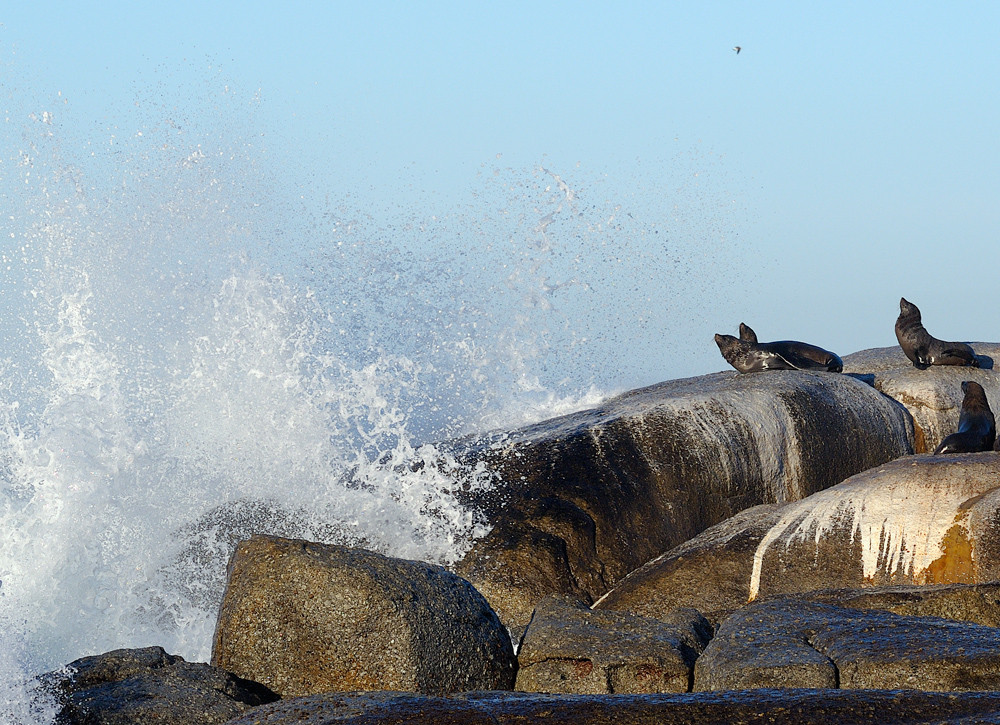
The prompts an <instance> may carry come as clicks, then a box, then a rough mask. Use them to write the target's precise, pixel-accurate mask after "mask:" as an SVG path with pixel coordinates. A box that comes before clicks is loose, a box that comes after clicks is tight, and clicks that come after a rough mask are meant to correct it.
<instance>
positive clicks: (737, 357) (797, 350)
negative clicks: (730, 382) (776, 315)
mask: <svg viewBox="0 0 1000 725" xmlns="http://www.w3.org/2000/svg"><path fill="white" fill-rule="evenodd" d="M715 344H716V345H718V346H719V352H721V353H722V357H724V358H726V362H728V363H729V364H730V365H732V366H733V367H734V368H736V369H737V370H739V371H740V372H741V373H756V372H761V371H764V370H825V371H827V372H831V373H839V372H841V371H842V370H843V369H844V363H843V361H842V360H841V359H840V357H838V356H837V355H836V354H835V353H832V352H830V351H829V350H824V349H823V348H821V347H816V346H815V345H810V344H808V343H805V342H797V341H795V340H779V341H777V342H757V334H756V333H755V332H754V331H753V330H752V329H751V328H750V327H748V326H747V325H745V324H743V323H742V322H741V323H740V336H739V337H738V338H736V337H733V336H732V335H716V336H715Z"/></svg>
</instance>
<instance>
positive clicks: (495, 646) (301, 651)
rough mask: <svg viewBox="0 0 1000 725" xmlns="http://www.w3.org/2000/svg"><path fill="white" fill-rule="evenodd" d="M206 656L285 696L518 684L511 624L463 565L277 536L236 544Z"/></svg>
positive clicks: (433, 690)
mask: <svg viewBox="0 0 1000 725" xmlns="http://www.w3.org/2000/svg"><path fill="white" fill-rule="evenodd" d="M212 664H214V665H216V666H218V667H222V668H225V669H227V670H229V671H231V672H234V673H236V674H237V675H239V676H240V677H245V678H247V679H252V680H255V681H257V682H261V683H263V684H265V685H267V686H268V687H269V688H271V689H272V690H274V691H275V692H277V693H279V694H280V695H281V696H282V697H288V696H295V695H306V694H312V693H317V692H328V691H355V690H399V691H408V692H420V693H425V694H432V695H441V694H448V693H452V692H458V691H465V690H503V689H511V688H513V686H514V678H515V673H516V660H515V658H514V652H513V647H512V645H511V642H510V637H509V635H508V634H507V631H506V630H505V629H504V628H503V626H502V625H501V623H500V621H499V619H498V618H497V616H496V614H495V613H494V612H493V610H492V609H491V608H490V606H489V604H488V603H487V602H486V600H485V599H484V598H483V597H482V596H481V595H480V594H479V593H478V592H477V591H476V590H475V589H474V588H473V587H472V585H471V584H469V583H468V582H467V581H465V580H463V579H461V578H460V577H458V576H456V575H454V574H452V573H450V572H448V571H445V570H444V569H442V568H441V567H438V566H434V565H431V564H425V563H422V562H414V561H405V560H402V559H391V558H389V557H386V556H382V555H380V554H376V553H374V552H370V551H365V550H362V549H351V548H347V547H342V546H332V545H324V544H317V543H312V542H308V541H301V540H297V539H283V538H279V537H274V536H254V537H252V538H251V539H249V540H247V541H243V542H241V543H240V544H239V546H237V548H236V552H235V553H234V554H233V557H232V559H231V561H230V565H229V580H228V583H227V585H226V591H225V595H224V596H223V600H222V606H221V610H220V613H219V620H218V624H217V626H216V631H215V640H214V643H213V649H212Z"/></svg>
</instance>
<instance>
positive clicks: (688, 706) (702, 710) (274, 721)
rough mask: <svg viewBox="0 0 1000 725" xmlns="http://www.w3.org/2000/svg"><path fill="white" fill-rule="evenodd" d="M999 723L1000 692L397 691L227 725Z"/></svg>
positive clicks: (291, 705) (303, 700) (296, 704)
mask: <svg viewBox="0 0 1000 725" xmlns="http://www.w3.org/2000/svg"><path fill="white" fill-rule="evenodd" d="M998 720H1000V693H997V692H977V693H958V694H950V693H933V692H919V691H915V690H911V691H884V690H869V691H861V690H852V691H844V690H755V691H751V692H699V693H686V694H673V695H670V694H661V695H537V694H531V695H529V694H520V693H495V692H489V693H469V694H467V695H462V696H458V697H452V698H440V697H422V696H417V695H407V694H401V693H371V694H361V695H358V694H338V693H329V694H325V695H313V696H309V697H300V698H294V699H292V700H288V701H283V702H280V703H275V704H273V705H266V706H264V707H261V708H259V709H257V710H255V711H254V712H252V713H248V714H247V715H245V716H242V717H239V718H236V719H234V720H232V721H231V722H232V725H334V724H335V723H336V724H339V725H403V723H406V724H407V725H480V724H482V725H515V724H517V725H523V724H524V723H548V724H551V725H610V724H611V723H614V724H615V725H718V723H727V724H728V725H759V724H760V723H769V724H771V725H801V724H802V723H813V724H814V725H826V724H829V725H861V724H862V723H864V724H866V725H867V724H870V723H873V722H878V723H895V724H896V725H923V724H924V723H927V724H928V725H929V724H930V723H955V724H956V725H958V724H959V723H970V724H971V723H983V722H997V721H998Z"/></svg>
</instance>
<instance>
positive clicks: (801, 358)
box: [781, 351, 843, 372]
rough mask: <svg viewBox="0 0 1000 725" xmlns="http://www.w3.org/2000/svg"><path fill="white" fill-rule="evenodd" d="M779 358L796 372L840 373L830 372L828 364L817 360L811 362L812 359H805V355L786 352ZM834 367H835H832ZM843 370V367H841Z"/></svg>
mask: <svg viewBox="0 0 1000 725" xmlns="http://www.w3.org/2000/svg"><path fill="white" fill-rule="evenodd" d="M781 357H782V358H783V359H784V360H785V362H787V363H788V364H789V365H791V366H792V367H793V368H795V369H796V370H822V371H824V372H840V370H831V369H830V365H829V364H828V363H822V362H819V361H818V360H813V359H812V358H809V357H806V356H805V355H798V354H796V353H794V352H792V351H787V352H783V353H781ZM834 367H836V366H834ZM841 370H843V367H841Z"/></svg>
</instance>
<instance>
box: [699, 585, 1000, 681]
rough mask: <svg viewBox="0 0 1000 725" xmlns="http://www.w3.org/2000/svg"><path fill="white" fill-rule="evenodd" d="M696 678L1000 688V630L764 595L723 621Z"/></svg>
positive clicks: (704, 655)
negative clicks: (758, 600) (762, 599)
mask: <svg viewBox="0 0 1000 725" xmlns="http://www.w3.org/2000/svg"><path fill="white" fill-rule="evenodd" d="M694 686H695V689H696V690H746V689H753V688H771V687H816V688H833V687H839V688H843V689H920V690H932V691H946V690H993V689H997V687H1000V629H996V628H994V627H984V626H982V625H979V624H971V623H968V622H954V621H949V620H945V619H939V618H937V617H902V616H899V615H897V614H892V613H890V612H885V611H881V610H877V609H868V610H859V609H848V608H844V607H837V606H833V605H829V604H821V603H818V602H810V601H806V600H803V599H801V598H787V599H778V600H772V601H768V602H760V603H758V604H753V605H750V606H748V607H746V608H744V609H741V610H740V611H738V612H736V613H735V614H733V615H732V616H731V617H729V619H727V620H726V621H725V622H724V623H723V624H722V626H721V627H720V628H719V631H718V632H717V633H716V636H715V638H714V639H713V640H712V642H711V643H710V644H709V646H708V647H707V648H706V649H705V653H704V654H703V655H702V657H701V658H700V659H699V660H698V662H697V664H696V665H695V681H694Z"/></svg>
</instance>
